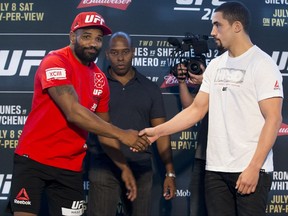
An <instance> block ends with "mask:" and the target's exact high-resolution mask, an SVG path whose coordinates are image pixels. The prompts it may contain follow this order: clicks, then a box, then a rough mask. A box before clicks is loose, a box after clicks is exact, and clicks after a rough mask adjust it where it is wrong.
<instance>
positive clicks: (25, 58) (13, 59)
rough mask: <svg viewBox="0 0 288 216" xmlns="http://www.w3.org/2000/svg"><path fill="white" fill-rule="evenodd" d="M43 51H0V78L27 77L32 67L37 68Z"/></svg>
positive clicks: (43, 53) (44, 52)
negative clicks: (17, 75)
mask: <svg viewBox="0 0 288 216" xmlns="http://www.w3.org/2000/svg"><path fill="white" fill-rule="evenodd" d="M45 54H46V51H45V50H26V51H23V50H13V51H10V50H0V76H14V75H16V74H17V72H19V76H29V73H30V71H31V68H32V67H35V66H39V64H40V62H41V60H42V58H43V57H44V55H45Z"/></svg>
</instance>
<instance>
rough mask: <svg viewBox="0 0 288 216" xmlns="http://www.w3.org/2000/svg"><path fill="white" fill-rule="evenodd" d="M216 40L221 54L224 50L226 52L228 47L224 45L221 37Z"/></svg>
mask: <svg viewBox="0 0 288 216" xmlns="http://www.w3.org/2000/svg"><path fill="white" fill-rule="evenodd" d="M214 40H215V44H216V47H217V50H218V51H219V54H222V53H223V52H225V51H226V49H225V48H224V47H223V45H222V42H221V41H220V40H219V39H214Z"/></svg>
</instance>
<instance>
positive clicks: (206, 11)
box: [174, 0, 226, 20]
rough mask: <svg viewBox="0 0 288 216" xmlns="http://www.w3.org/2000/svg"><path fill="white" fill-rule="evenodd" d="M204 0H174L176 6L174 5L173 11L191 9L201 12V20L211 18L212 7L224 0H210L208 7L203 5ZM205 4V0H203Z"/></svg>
mask: <svg viewBox="0 0 288 216" xmlns="http://www.w3.org/2000/svg"><path fill="white" fill-rule="evenodd" d="M203 2H204V0H176V4H177V7H174V10H175V11H191V12H202V17H201V20H211V17H212V14H213V13H214V8H215V7H217V6H219V5H221V4H223V3H225V2H226V1H221V0H211V1H210V2H211V6H210V7H205V8H204V7H203ZM205 4H206V1H205Z"/></svg>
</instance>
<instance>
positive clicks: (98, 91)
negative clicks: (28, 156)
mask: <svg viewBox="0 0 288 216" xmlns="http://www.w3.org/2000/svg"><path fill="white" fill-rule="evenodd" d="M102 93H103V90H102V89H94V90H93V95H98V96H99V95H101V94H102Z"/></svg>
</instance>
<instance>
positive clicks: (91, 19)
mask: <svg viewBox="0 0 288 216" xmlns="http://www.w3.org/2000/svg"><path fill="white" fill-rule="evenodd" d="M84 23H96V24H99V25H104V24H105V21H104V19H103V18H102V17H101V16H98V15H87V16H86V17H85V21H84Z"/></svg>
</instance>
